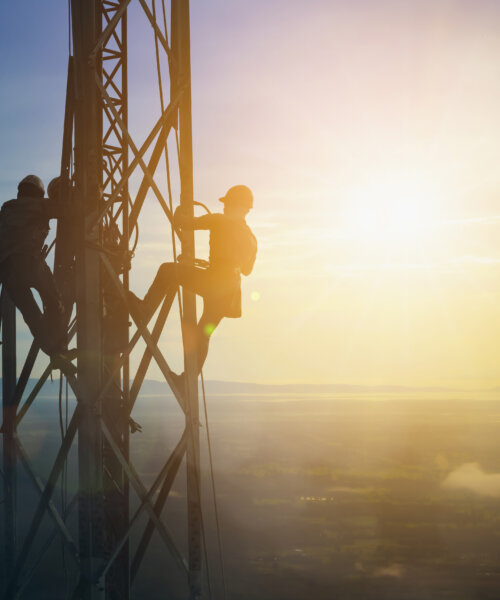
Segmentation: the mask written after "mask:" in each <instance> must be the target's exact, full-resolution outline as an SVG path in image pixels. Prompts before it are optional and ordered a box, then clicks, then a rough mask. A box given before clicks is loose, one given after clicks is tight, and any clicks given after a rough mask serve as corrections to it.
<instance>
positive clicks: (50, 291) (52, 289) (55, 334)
mask: <svg viewBox="0 0 500 600" xmlns="http://www.w3.org/2000/svg"><path fill="white" fill-rule="evenodd" d="M34 277H35V280H34V282H33V286H32V287H34V288H35V289H36V290H37V292H38V293H39V294H40V298H41V299H42V303H43V311H44V312H43V318H44V321H45V329H46V331H47V334H48V335H49V336H50V338H51V340H52V341H51V343H52V344H53V345H54V346H55V347H57V349H58V350H60V349H62V348H63V347H64V346H65V345H67V339H66V333H67V332H66V322H65V318H64V308H63V304H62V300H61V294H60V293H59V290H58V289H57V286H56V282H55V280H54V276H53V275H52V271H51V270H50V269H49V267H48V266H47V263H46V262H45V261H44V260H40V261H39V262H38V264H37V267H36V271H35V274H34Z"/></svg>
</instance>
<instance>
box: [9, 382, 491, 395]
mask: <svg viewBox="0 0 500 600" xmlns="http://www.w3.org/2000/svg"><path fill="white" fill-rule="evenodd" d="M1 381H2V380H1V378H0V398H1V391H2V390H1ZM37 381H38V380H37V379H30V380H29V382H28V385H27V386H26V392H25V395H26V394H27V393H30V392H31V391H32V390H33V388H34V386H35V385H36V383H37ZM200 389H201V386H200ZM205 390H206V393H207V394H252V393H253V394H285V393H288V394H310V393H314V394H339V393H343V394H355V393H365V394H368V393H371V394H376V393H418V392H422V393H430V392H434V393H436V392H456V391H459V390H456V389H453V388H444V387H412V386H402V385H353V384H341V383H338V384H337V383H330V384H307V383H287V384H271V383H249V382H240V381H219V380H208V381H205ZM491 391H494V390H491ZM141 393H142V395H144V396H156V395H164V394H166V395H171V394H172V392H171V391H170V387H169V386H168V384H167V383H166V382H165V381H157V380H155V379H146V380H145V381H144V384H143V386H142V388H141ZM58 394H59V379H54V380H53V381H50V380H49V381H46V382H45V383H44V385H43V386H42V389H41V390H40V392H39V395H40V396H45V397H47V396H49V397H54V396H57V395H58Z"/></svg>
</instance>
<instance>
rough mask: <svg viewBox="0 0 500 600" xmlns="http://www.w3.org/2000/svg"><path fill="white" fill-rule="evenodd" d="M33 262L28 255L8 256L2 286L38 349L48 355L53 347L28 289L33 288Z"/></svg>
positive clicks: (33, 259) (40, 313)
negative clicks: (20, 315)
mask: <svg viewBox="0 0 500 600" xmlns="http://www.w3.org/2000/svg"><path fill="white" fill-rule="evenodd" d="M35 260H36V259H35V258H34V257H32V256H29V255H12V256H10V257H9V258H8V259H7V261H8V262H7V265H6V267H5V276H4V281H3V285H4V286H5V289H6V291H7V293H8V294H9V296H10V298H11V299H12V301H13V302H14V304H15V305H16V307H17V308H18V309H19V310H20V311H21V314H22V315H23V319H24V321H25V323H26V325H27V326H28V327H29V329H30V331H31V334H32V335H33V337H34V338H35V339H36V341H37V343H38V344H39V345H40V348H41V349H42V350H43V351H44V352H45V353H47V354H49V355H50V354H52V352H53V345H52V343H51V340H50V338H49V336H48V332H47V329H46V327H45V321H44V318H43V314H42V311H41V310H40V308H39V307H38V304H37V303H36V301H35V298H34V296H33V293H32V291H31V289H30V288H31V286H33V270H34V268H35V264H34V261H35Z"/></svg>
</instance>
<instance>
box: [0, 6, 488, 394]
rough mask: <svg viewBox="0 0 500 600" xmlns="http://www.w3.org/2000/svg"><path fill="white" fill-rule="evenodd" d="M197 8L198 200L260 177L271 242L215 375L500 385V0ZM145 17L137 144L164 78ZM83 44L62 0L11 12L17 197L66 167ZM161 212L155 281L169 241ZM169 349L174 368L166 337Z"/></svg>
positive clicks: (7, 112)
mask: <svg viewBox="0 0 500 600" xmlns="http://www.w3.org/2000/svg"><path fill="white" fill-rule="evenodd" d="M132 4H134V2H133V3H132ZM191 13H192V70H193V72H192V76H193V123H194V148H195V192H196V197H197V199H199V200H201V201H203V202H205V203H207V204H209V205H210V206H211V207H212V208H217V201H216V199H217V198H218V197H219V196H221V195H222V194H223V193H224V192H225V190H226V189H227V188H228V187H229V186H230V185H234V184H236V183H246V184H248V185H249V186H250V187H252V189H253V191H254V195H255V209H254V211H253V212H252V213H251V215H250V216H249V219H248V222H249V224H250V225H251V227H252V228H253V229H254V231H255V233H256V235H257V237H258V240H259V256H258V261H257V264H256V267H255V271H254V273H253V274H252V275H251V276H250V277H249V278H248V279H246V280H245V281H244V284H243V285H244V307H243V311H244V316H243V318H242V319H238V320H231V319H226V320H225V321H223V323H222V324H221V326H220V328H219V329H218V330H217V331H216V333H215V334H214V336H213V340H212V347H211V351H210V355H209V358H208V360H207V363H206V369H205V371H206V377H207V378H208V379H226V380H240V381H256V382H277V383H282V382H306V383H307V382H310V383H320V382H332V383H359V384H373V383H380V384H384V383H387V384H404V385H453V386H460V387H466V388H475V387H486V388H487V387H491V386H495V385H500V368H499V364H500V361H499V356H498V352H497V347H498V340H499V339H500V272H499V271H500V235H499V234H500V181H499V179H500V176H499V175H498V172H499V171H498V163H499V162H500V143H499V140H500V4H499V3H498V2H496V1H493V0H492V1H486V0H404V1H401V0H392V1H390V0H379V1H377V2H373V1H371V0H364V1H363V0H359V1H356V2H350V1H348V0H338V1H334V0H324V1H323V0H314V1H313V2H303V1H300V2H299V1H298V0H253V1H252V2H244V1H243V0H238V1H233V2H228V1H227V0H213V1H211V2H202V1H201V0H192V2H191ZM134 15H136V16H137V22H136V23H135V24H134V25H133V27H137V30H136V33H135V34H134V35H135V37H134V35H133V34H132V31H131V34H130V52H131V64H130V70H131V84H130V85H131V88H130V93H131V119H134V126H135V127H136V132H137V137H138V141H139V142H140V141H142V139H141V136H143V130H145V127H146V123H147V118H146V116H147V115H148V114H149V113H150V110H149V109H150V107H156V105H157V90H156V87H155V85H154V79H153V78H148V73H149V72H151V73H154V71H153V69H154V64H153V63H152V58H153V56H154V55H153V54H152V52H153V51H154V46H153V37H152V35H151V29H150V28H148V27H147V26H146V25H145V24H144V23H143V20H139V19H142V17H140V15H139V11H138V10H137V9H133V12H132V13H131V18H130V21H131V23H134V19H135V17H134ZM141 23H142V24H141ZM67 46H68V40H67V6H66V3H65V2H62V0H59V1H56V0H52V1H51V2H45V3H40V2H37V1H36V0H29V1H28V0H26V1H24V2H16V3H14V2H10V3H2V5H1V8H0V57H1V60H0V131H1V132H2V135H1V137H0V157H1V160H0V192H1V194H0V196H1V198H3V199H8V198H10V197H12V196H13V195H14V194H15V189H16V185H17V182H18V181H19V179H20V178H22V177H23V176H24V175H25V174H26V173H28V172H34V173H37V174H39V175H40V176H42V177H43V179H44V181H45V182H46V183H47V182H48V181H49V180H50V178H51V177H52V176H54V174H55V173H56V172H57V170H58V163H59V155H60V148H61V130H62V118H63V104H64V93H65V76H66V63H67V52H68V51H67ZM132 187H133V186H132ZM154 215H155V213H154V209H152V210H151V215H150V216H149V217H147V216H145V218H144V220H143V223H142V224H141V232H140V233H141V249H140V252H138V255H137V259H136V261H135V263H134V268H133V273H132V287H133V289H135V290H136V291H137V292H138V293H143V292H144V291H145V289H146V288H147V285H148V284H149V282H150V281H151V280H152V278H153V276H154V272H155V270H156V267H157V265H158V264H159V263H160V262H162V261H163V260H165V257H166V256H168V252H169V250H168V248H169V230H168V228H167V227H166V226H165V224H164V223H163V222H158V220H157V219H156V218H155V216H154ZM203 247H204V242H202V246H201V248H203ZM252 298H254V299H252ZM162 345H163V347H164V349H165V352H166V353H167V355H168V356H169V357H171V360H172V363H173V364H174V365H175V364H177V363H176V361H177V357H176V356H175V355H176V354H177V348H178V347H177V343H176V337H175V335H174V332H173V331H170V329H169V330H167V331H166V332H165V336H164V339H163V340H162ZM178 364H180V363H178ZM150 376H153V377H158V378H159V373H158V372H156V371H152V372H151V374H150Z"/></svg>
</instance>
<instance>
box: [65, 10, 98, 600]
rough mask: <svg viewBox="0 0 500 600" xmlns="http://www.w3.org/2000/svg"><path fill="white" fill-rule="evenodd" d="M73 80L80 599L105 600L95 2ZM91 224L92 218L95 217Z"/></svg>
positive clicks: (79, 16)
mask: <svg viewBox="0 0 500 600" xmlns="http://www.w3.org/2000/svg"><path fill="white" fill-rule="evenodd" d="M72 9H73V10H72V14H73V40H74V60H75V75H76V90H77V98H76V107H75V192H76V205H77V216H78V218H77V251H76V283H77V288H76V307H77V345H78V363H77V369H78V371H77V374H78V381H79V384H80V387H81V389H82V390H83V397H82V398H79V399H78V400H79V403H80V406H81V409H82V420H81V424H80V426H79V430H78V465H79V488H80V495H79V506H78V508H79V515H78V516H79V545H80V561H81V567H80V569H81V571H80V584H79V594H80V596H79V597H80V598H82V599H84V600H95V599H98V598H99V599H101V598H104V591H103V590H98V589H97V588H96V587H95V586H93V585H92V583H91V581H92V579H93V576H94V574H95V572H96V571H97V569H98V567H99V566H101V564H102V561H103V558H104V544H103V532H104V513H103V489H102V488H103V483H102V475H103V468H102V435H101V427H100V415H101V406H100V403H98V402H97V399H98V397H99V390H100V388H101V380H102V355H101V314H102V308H101V290H100V269H99V254H98V251H97V250H96V249H95V247H96V246H97V245H98V244H99V243H100V237H101V231H100V229H101V227H100V225H99V226H95V227H93V228H92V229H90V230H89V229H88V228H87V226H86V222H88V220H91V219H92V217H93V216H94V215H95V214H96V211H97V210H98V208H99V205H100V190H99V183H100V178H101V171H102V164H101V160H102V158H101V156H102V152H101V132H100V122H101V119H100V117H99V115H98V111H99V110H100V104H99V102H98V95H97V86H96V82H95V70H94V69H95V67H94V63H93V62H92V61H90V60H89V55H90V53H91V51H92V49H93V46H94V45H95V42H96V40H97V35H98V33H99V31H100V22H99V18H100V15H101V12H100V2H99V0H72ZM94 218H95V217H94Z"/></svg>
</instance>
